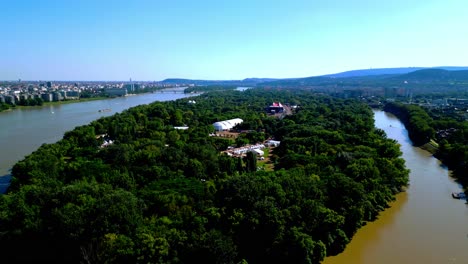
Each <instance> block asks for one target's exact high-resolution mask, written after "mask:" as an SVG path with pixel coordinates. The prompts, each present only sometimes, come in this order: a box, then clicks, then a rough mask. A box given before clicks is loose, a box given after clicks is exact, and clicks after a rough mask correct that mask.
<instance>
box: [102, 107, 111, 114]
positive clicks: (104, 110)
mask: <svg viewBox="0 0 468 264" xmlns="http://www.w3.org/2000/svg"><path fill="white" fill-rule="evenodd" d="M110 111H112V109H110V108H106V109H100V110H99V112H100V113H101V112H110Z"/></svg>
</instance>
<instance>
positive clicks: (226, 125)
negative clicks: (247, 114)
mask: <svg viewBox="0 0 468 264" xmlns="http://www.w3.org/2000/svg"><path fill="white" fill-rule="evenodd" d="M242 122H244V120H242V119H240V118H234V119H230V120H225V121H218V122H216V123H214V124H213V126H214V128H215V130H216V131H228V130H230V129H231V128H233V127H235V126H236V125H238V124H241V123H242Z"/></svg>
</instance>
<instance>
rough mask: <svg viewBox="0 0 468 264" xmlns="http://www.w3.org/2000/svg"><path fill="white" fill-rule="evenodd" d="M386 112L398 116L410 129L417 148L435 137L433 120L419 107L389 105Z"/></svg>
mask: <svg viewBox="0 0 468 264" xmlns="http://www.w3.org/2000/svg"><path fill="white" fill-rule="evenodd" d="M384 111H386V112H389V113H392V114H394V115H396V116H397V117H398V118H399V119H400V120H401V122H402V123H403V124H404V125H405V127H406V129H408V135H409V138H410V139H411V141H412V142H413V144H414V145H416V146H421V145H424V144H426V143H428V142H429V141H430V140H431V139H433V138H434V136H435V130H434V125H433V124H432V121H433V120H432V118H431V117H430V116H429V115H428V113H427V112H426V111H425V110H424V109H423V108H421V107H419V106H417V105H408V104H406V105H405V104H401V103H388V104H386V105H385V106H384Z"/></svg>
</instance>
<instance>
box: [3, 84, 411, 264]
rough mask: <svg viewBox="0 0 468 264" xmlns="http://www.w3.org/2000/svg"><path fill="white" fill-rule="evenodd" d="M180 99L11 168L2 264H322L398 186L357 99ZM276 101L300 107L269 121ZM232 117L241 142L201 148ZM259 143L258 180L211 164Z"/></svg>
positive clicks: (402, 178)
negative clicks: (262, 147)
mask: <svg viewBox="0 0 468 264" xmlns="http://www.w3.org/2000/svg"><path fill="white" fill-rule="evenodd" d="M189 100H192V98H184V99H180V100H176V101H171V102H154V103H152V104H149V105H141V106H137V107H134V108H131V109H128V110H126V111H124V112H122V113H117V114H115V115H113V116H110V117H103V118H101V119H98V120H96V121H93V122H91V123H90V124H89V125H85V126H80V127H76V128H75V129H74V130H72V131H69V132H67V133H65V135H64V137H63V139H62V140H60V141H58V142H57V143H55V144H44V145H42V146H41V147H40V148H39V149H37V150H36V151H34V152H33V153H31V154H30V155H28V156H27V157H25V158H24V159H23V160H21V161H19V162H18V163H17V164H15V165H14V167H13V169H12V175H13V179H12V182H11V185H10V187H9V189H8V191H7V193H6V194H5V195H2V196H0V246H1V248H2V249H3V254H2V258H3V260H8V262H12V263H19V262H32V261H34V262H43V261H44V262H49V263H59V262H60V263H320V262H321V261H322V260H323V259H324V257H325V256H329V255H335V254H337V253H339V252H341V251H343V249H344V248H345V246H346V244H347V243H348V242H349V241H350V239H351V238H352V237H353V235H354V234H355V232H356V231H357V230H358V229H359V228H360V227H362V226H363V225H365V224H366V222H368V221H373V220H375V219H376V217H377V216H378V214H379V212H380V211H382V210H384V209H385V208H386V207H388V203H389V202H390V201H392V200H393V199H394V196H395V194H396V193H398V192H401V191H403V190H404V187H405V186H406V185H407V184H408V170H407V169H406V168H405V162H404V160H403V159H402V158H401V152H400V149H399V145H398V144H397V142H396V141H394V140H392V139H388V138H387V137H386V135H385V133H384V132H383V130H380V129H377V128H375V127H374V120H373V113H372V111H371V109H370V108H369V107H368V106H367V105H365V104H363V103H361V102H359V101H357V100H351V99H348V100H344V99H336V98H332V97H329V96H325V95H320V94H316V93H313V92H311V91H308V90H301V89H295V90H287V89H283V90H271V89H260V88H258V89H249V90H246V91H244V92H240V91H222V92H220V91H218V92H216V91H214V92H207V93H204V94H201V95H199V96H197V97H196V102H197V103H196V104H191V103H189V102H188V101H189ZM278 101H279V102H282V103H283V104H285V105H288V104H289V105H300V108H298V109H297V110H296V111H295V112H294V113H293V114H292V115H287V116H285V117H284V118H276V117H274V116H270V115H267V114H266V113H265V112H264V108H265V107H266V106H268V105H270V104H271V102H278ZM232 118H241V119H243V120H244V122H243V123H242V124H240V125H238V126H237V127H235V128H234V129H235V130H237V131H247V132H243V134H241V135H239V137H238V139H231V138H219V137H214V136H210V134H212V133H213V130H214V128H213V126H212V124H213V123H214V122H216V121H220V120H227V119H232ZM175 126H188V127H189V128H188V129H187V130H178V129H174V127H175ZM269 138H271V139H275V140H278V141H281V143H280V145H279V146H278V147H276V148H274V149H273V150H272V151H271V153H270V155H271V159H270V160H271V162H272V166H271V167H270V168H267V169H261V170H260V169H258V168H259V167H258V166H257V165H258V164H256V162H257V159H256V157H255V155H254V154H252V153H251V152H250V153H249V154H248V155H247V156H246V157H244V158H235V157H230V156H228V155H226V154H221V151H223V150H225V149H226V148H227V147H228V146H231V145H236V144H237V145H242V144H248V143H259V142H258V141H261V140H263V139H269ZM104 142H112V144H108V145H107V146H104V145H103V143H104ZM260 143H261V142H260Z"/></svg>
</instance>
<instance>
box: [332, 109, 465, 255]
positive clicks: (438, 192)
mask: <svg viewBox="0 0 468 264" xmlns="http://www.w3.org/2000/svg"><path fill="white" fill-rule="evenodd" d="M374 114H375V126H376V127H378V128H381V129H383V130H384V131H385V132H386V133H387V136H388V137H389V138H392V139H395V140H397V141H398V142H399V143H400V145H401V151H402V152H403V158H404V159H405V160H406V166H407V167H408V168H409V169H410V170H411V173H410V185H409V187H408V189H407V191H406V192H405V193H401V194H399V195H398V196H397V199H396V201H395V202H393V203H392V204H391V208H389V209H387V210H385V211H384V212H382V213H381V214H380V216H379V219H378V220H376V221H375V222H372V223H368V224H367V225H366V226H364V227H362V228H361V229H360V230H358V232H357V233H356V235H355V236H354V237H353V239H352V241H351V242H350V243H349V244H348V246H347V247H346V249H345V250H344V252H343V253H341V254H339V255H337V256H333V257H328V258H326V259H325V260H324V261H323V263H324V264H351V263H353V264H354V263H356V264H361V263H362V264H387V263H388V264H396V263H399V264H406V263H424V264H432V263H433V264H443V263H468V207H467V205H466V204H465V201H464V200H456V199H453V198H452V196H451V193H452V192H454V191H461V186H459V185H458V184H457V183H456V182H454V180H453V179H452V178H450V177H449V171H448V170H447V168H445V167H443V166H442V165H441V163H440V162H439V161H438V160H437V159H435V158H434V157H432V155H431V154H430V153H429V152H427V151H424V150H421V149H419V148H415V147H413V146H412V145H411V141H410V140H409V138H408V131H407V130H406V129H405V127H404V125H403V124H402V123H401V122H400V121H399V120H398V119H397V118H396V117H395V116H393V115H391V114H388V113H385V112H383V111H375V112H374Z"/></svg>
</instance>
